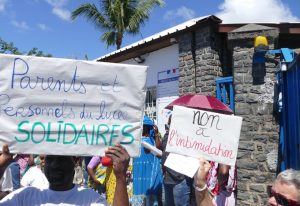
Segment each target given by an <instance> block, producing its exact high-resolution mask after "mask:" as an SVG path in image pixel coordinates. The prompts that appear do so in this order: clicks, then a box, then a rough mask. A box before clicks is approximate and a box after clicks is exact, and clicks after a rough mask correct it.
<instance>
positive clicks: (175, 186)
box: [161, 116, 193, 206]
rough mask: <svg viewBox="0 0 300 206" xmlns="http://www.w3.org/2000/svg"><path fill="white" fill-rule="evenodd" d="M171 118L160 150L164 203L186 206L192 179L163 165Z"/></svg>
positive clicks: (168, 205) (169, 205) (188, 200)
mask: <svg viewBox="0 0 300 206" xmlns="http://www.w3.org/2000/svg"><path fill="white" fill-rule="evenodd" d="M171 118H172V117H171V116H170V117H169V120H168V124H167V125H166V133H165V135H164V137H163V139H162V142H161V150H162V151H163V154H162V157H161V164H162V170H163V185H164V191H165V205H166V206H188V205H189V204H190V197H191V186H192V183H193V179H192V178H190V177H187V176H185V175H183V174H181V173H178V172H176V171H174V170H172V169H170V168H168V167H165V166H164V164H165V161H166V159H167V157H168V155H169V152H166V146H167V142H168V135H169V127H170V124H171Z"/></svg>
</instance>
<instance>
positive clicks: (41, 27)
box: [37, 24, 51, 31]
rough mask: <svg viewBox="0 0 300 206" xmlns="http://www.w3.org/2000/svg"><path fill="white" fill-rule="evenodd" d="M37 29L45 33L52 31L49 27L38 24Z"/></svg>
mask: <svg viewBox="0 0 300 206" xmlns="http://www.w3.org/2000/svg"><path fill="white" fill-rule="evenodd" d="M37 27H38V28H39V29H40V30H43V31H50V30H51V29H50V27H48V26H47V25H46V24H37Z"/></svg>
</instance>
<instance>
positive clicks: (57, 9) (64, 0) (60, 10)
mask: <svg viewBox="0 0 300 206" xmlns="http://www.w3.org/2000/svg"><path fill="white" fill-rule="evenodd" d="M45 1H46V2H47V3H48V4H49V5H51V6H52V7H53V8H52V13H53V14H54V15H56V16H57V17H59V18H60V19H62V20H65V21H70V20H71V18H70V17H71V12H70V11H69V10H67V9H65V8H64V6H65V5H67V4H68V1H69V0H45Z"/></svg>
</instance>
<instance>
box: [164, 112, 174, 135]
mask: <svg viewBox="0 0 300 206" xmlns="http://www.w3.org/2000/svg"><path fill="white" fill-rule="evenodd" d="M171 121H172V114H171V115H170V116H169V118H168V122H167V124H165V130H166V133H168V132H169V130H170V125H171Z"/></svg>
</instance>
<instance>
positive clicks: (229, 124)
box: [167, 106, 242, 165]
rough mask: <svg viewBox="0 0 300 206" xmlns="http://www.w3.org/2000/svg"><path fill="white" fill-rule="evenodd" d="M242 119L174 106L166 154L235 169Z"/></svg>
mask: <svg viewBox="0 0 300 206" xmlns="http://www.w3.org/2000/svg"><path fill="white" fill-rule="evenodd" d="M241 126H242V118H241V117H237V116H233V115H224V114H219V113H214V112H208V111H204V110H196V109H190V108H186V107H181V106H174V108H173V114H172V122H171V127H170V131H169V137H168V144H167V151H168V152H173V153H177V154H182V155H187V156H191V157H203V158H205V159H207V160H211V161H216V162H219V163H223V164H227V165H234V164H235V161H236V157H237V150H238V144H239V137H240V131H241Z"/></svg>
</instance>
